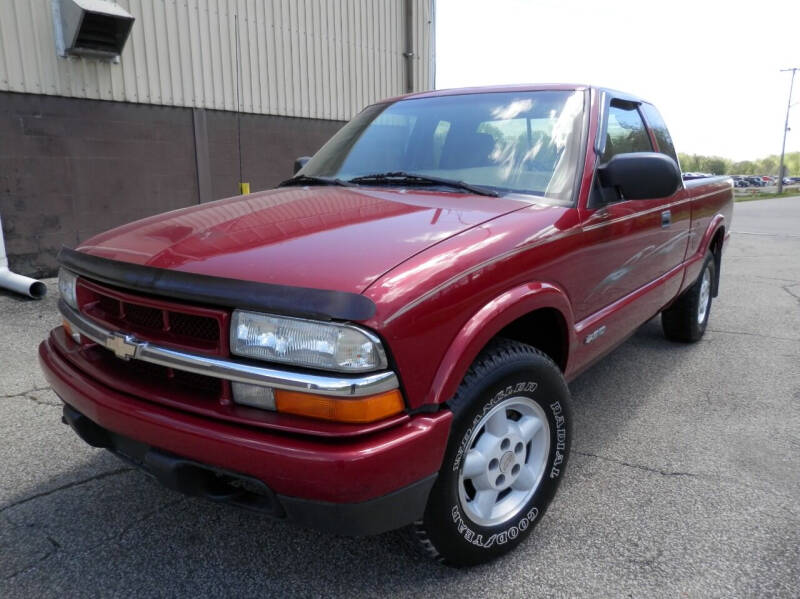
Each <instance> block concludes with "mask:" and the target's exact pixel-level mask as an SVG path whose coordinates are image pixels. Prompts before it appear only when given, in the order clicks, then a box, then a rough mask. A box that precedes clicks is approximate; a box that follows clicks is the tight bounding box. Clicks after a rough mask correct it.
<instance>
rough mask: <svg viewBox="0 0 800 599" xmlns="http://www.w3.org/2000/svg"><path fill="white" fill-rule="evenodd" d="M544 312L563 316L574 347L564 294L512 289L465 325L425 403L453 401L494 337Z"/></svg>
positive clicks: (553, 289)
mask: <svg viewBox="0 0 800 599" xmlns="http://www.w3.org/2000/svg"><path fill="white" fill-rule="evenodd" d="M541 308H551V309H554V310H556V311H558V312H559V313H560V314H561V316H562V318H563V319H564V324H565V327H566V331H565V337H566V339H565V341H566V342H567V344H568V346H570V345H572V341H573V339H572V337H573V323H574V319H573V314H572V306H571V304H570V302H569V299H568V297H567V294H566V292H565V291H564V290H562V289H561V288H560V287H558V286H556V285H553V284H552V283H545V282H541V281H534V282H530V283H525V284H523V285H519V286H517V287H513V288H511V289H509V290H507V291H505V292H503V293H501V294H500V295H499V296H497V297H496V298H494V299H493V300H491V301H489V302H488V303H487V304H485V305H484V306H483V307H482V308H480V309H479V310H478V311H477V312H475V314H473V315H472V317H471V318H470V319H469V320H468V321H467V322H466V324H464V326H463V327H462V328H461V330H460V331H459V332H458V334H457V335H456V336H455V338H454V339H453V341H452V342H451V343H450V346H449V347H448V349H447V351H446V352H445V354H444V356H443V358H442V360H441V362H440V363H439V368H438V370H437V371H436V375H435V377H434V379H433V384H432V385H431V390H430V391H429V393H428V397H427V398H426V399H425V402H424V403H431V404H441V403H443V402H445V401H447V400H448V399H450V398H451V397H452V396H453V395H454V394H455V392H456V390H457V389H458V385H459V384H460V383H461V381H462V379H463V378H464V375H465V374H466V372H467V370H468V369H469V367H470V365H471V364H472V363H473V362H474V361H475V358H477V357H478V354H479V353H480V351H481V350H482V349H483V348H484V347H485V346H486V344H487V343H488V342H489V341H490V340H491V339H492V337H494V336H495V335H497V333H499V332H500V331H501V330H502V329H503V328H504V327H505V326H507V325H508V324H510V323H512V322H513V321H515V320H516V319H517V318H519V317H521V316H524V315H525V314H528V313H530V312H532V311H534V310H538V309H541Z"/></svg>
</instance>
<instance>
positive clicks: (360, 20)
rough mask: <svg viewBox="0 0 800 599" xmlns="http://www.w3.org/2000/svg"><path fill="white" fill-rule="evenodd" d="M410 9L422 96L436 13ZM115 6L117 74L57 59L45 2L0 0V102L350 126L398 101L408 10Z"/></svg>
mask: <svg viewBox="0 0 800 599" xmlns="http://www.w3.org/2000/svg"><path fill="white" fill-rule="evenodd" d="M414 2H415V6H414V10H415V17H416V18H415V19H414V21H415V27H414V53H415V55H416V56H415V61H414V66H415V77H414V79H415V88H416V89H418V90H423V89H429V88H430V87H431V84H432V73H431V65H432V54H431V53H432V51H433V37H432V36H433V24H432V20H433V14H432V10H433V7H432V0H414ZM117 3H118V4H119V5H121V6H122V7H124V8H125V9H126V10H128V11H129V12H130V13H131V14H133V16H134V17H136V22H135V24H134V26H133V31H132V32H131V36H130V39H129V40H128V43H127V45H126V47H125V50H124V51H123V54H122V56H121V59H120V62H119V64H113V63H109V62H103V61H99V60H96V59H88V58H72V57H71V58H61V57H58V56H57V55H56V50H55V41H54V33H53V16H52V15H53V13H52V9H51V0H0V90H7V91H15V92H27V93H38V94H49V95H57V96H68V97H75V98H92V99H98V100H118V101H125V102H139V103H148V104H163V105H168V106H187V107H196V108H210V109H218V110H237V108H240V109H241V110H242V111H243V112H251V113H257V114H277V115H285V116H299V117H312V118H322V119H335V120H346V119H349V118H350V117H351V116H352V115H353V114H354V113H356V112H357V111H358V110H360V109H361V108H363V107H364V106H365V105H367V104H369V103H371V102H374V101H376V100H379V99H381V98H384V97H388V96H393V95H397V94H400V93H403V91H404V89H405V81H404V77H405V74H404V60H405V59H404V58H403V52H404V51H405V47H404V44H405V23H404V18H405V10H404V0H119V1H118V2H117ZM237 40H238V43H237ZM237 63H238V65H240V69H237ZM237 71H239V72H241V78H240V80H239V81H238V82H237ZM237 83H238V88H239V89H238V93H237Z"/></svg>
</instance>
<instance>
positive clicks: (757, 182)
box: [747, 176, 766, 187]
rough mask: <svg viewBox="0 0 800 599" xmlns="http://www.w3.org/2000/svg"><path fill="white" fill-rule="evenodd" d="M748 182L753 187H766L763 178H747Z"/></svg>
mask: <svg viewBox="0 0 800 599" xmlns="http://www.w3.org/2000/svg"><path fill="white" fill-rule="evenodd" d="M747 182H748V183H750V185H751V186H753V187H764V186H765V185H766V183H765V182H764V180H763V179H762V178H761V177H756V176H751V177H747Z"/></svg>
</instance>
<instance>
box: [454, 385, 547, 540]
mask: <svg viewBox="0 0 800 599" xmlns="http://www.w3.org/2000/svg"><path fill="white" fill-rule="evenodd" d="M467 447H469V450H468V451H467V453H466V455H465V456H464V461H463V463H462V465H461V469H460V470H459V473H458V495H459V500H460V501H461V507H462V508H463V510H464V512H465V513H466V515H467V516H469V518H470V519H471V520H472V521H473V522H475V523H477V524H480V525H482V526H497V525H498V524H502V523H503V522H506V521H508V520H511V519H513V518H514V517H515V516H516V515H518V514H519V513H520V512H521V511H522V510H523V508H524V507H525V505H526V504H527V503H528V501H529V500H530V498H531V497H532V496H533V494H534V493H535V492H536V489H537V488H538V487H539V483H540V482H541V480H542V475H543V474H544V470H545V466H546V465H547V458H548V455H549V453H550V425H549V423H548V421H547V416H546V414H545V412H544V410H543V409H542V408H541V406H539V404H538V403H536V402H535V401H533V400H532V399H529V398H527V397H511V398H508V399H506V400H504V401H503V402H501V403H500V404H498V405H497V406H495V407H494V408H493V409H492V410H491V411H490V412H489V413H488V414H486V415H485V416H484V417H483V418H482V419H481V421H480V422H479V423H478V424H477V425H476V426H475V428H474V430H473V432H472V435H471V436H470V439H469V443H468V444H467Z"/></svg>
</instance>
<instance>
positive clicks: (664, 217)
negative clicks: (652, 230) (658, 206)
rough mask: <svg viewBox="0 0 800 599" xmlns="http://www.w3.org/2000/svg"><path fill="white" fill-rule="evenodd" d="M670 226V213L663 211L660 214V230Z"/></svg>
mask: <svg viewBox="0 0 800 599" xmlns="http://www.w3.org/2000/svg"><path fill="white" fill-rule="evenodd" d="M671 224H672V212H671V211H670V210H664V212H662V213H661V228H662V229H666V228H667V227H669V226H670V225H671Z"/></svg>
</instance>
